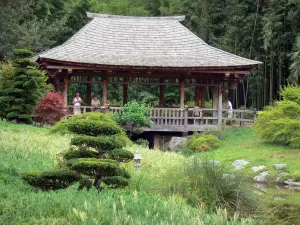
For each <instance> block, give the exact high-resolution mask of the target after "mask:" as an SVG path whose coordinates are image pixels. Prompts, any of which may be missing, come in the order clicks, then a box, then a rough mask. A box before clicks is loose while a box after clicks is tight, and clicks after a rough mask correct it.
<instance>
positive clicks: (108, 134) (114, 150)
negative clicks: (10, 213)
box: [24, 113, 133, 190]
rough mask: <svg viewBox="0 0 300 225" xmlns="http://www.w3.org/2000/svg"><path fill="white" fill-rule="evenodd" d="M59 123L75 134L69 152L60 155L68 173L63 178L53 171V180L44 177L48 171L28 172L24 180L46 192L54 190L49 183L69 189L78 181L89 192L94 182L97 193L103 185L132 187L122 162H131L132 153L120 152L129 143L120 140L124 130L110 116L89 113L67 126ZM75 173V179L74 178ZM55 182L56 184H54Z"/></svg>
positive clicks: (51, 177)
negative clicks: (121, 164)
mask: <svg viewBox="0 0 300 225" xmlns="http://www.w3.org/2000/svg"><path fill="white" fill-rule="evenodd" d="M99 117H101V120H100V121H99ZM97 122H98V123H97ZM60 123H61V124H63V125H64V126H66V124H67V129H68V130H70V131H71V132H72V133H74V134H75V135H74V136H73V137H72V139H71V145H70V148H69V150H67V151H65V152H63V153H62V154H61V156H62V163H61V166H64V167H67V168H68V169H69V170H67V171H68V172H66V174H65V173H64V176H60V175H61V171H60V170H59V171H57V173H56V172H55V171H53V172H51V176H50V177H46V176H44V174H47V175H48V172H43V173H42V176H41V175H40V174H38V175H35V174H34V173H28V174H29V175H26V176H25V177H24V179H25V181H27V182H28V183H29V184H30V185H32V186H35V187H41V188H44V189H53V188H52V186H51V185H48V184H49V183H55V185H56V186H57V187H61V188H66V187H68V186H69V185H71V184H72V183H74V182H75V181H78V180H81V181H80V187H79V188H80V189H82V188H84V187H86V188H87V189H89V188H90V186H91V183H93V186H94V187H95V188H96V189H98V190H100V189H102V188H103V186H106V187H108V188H120V187H124V186H127V185H128V184H129V182H128V179H129V178H130V175H129V173H128V172H127V171H126V170H125V169H124V168H122V167H120V163H121V162H122V163H127V162H129V161H131V160H132V159H133V153H131V152H129V151H127V150H123V149H121V148H122V147H123V146H124V145H125V144H126V143H125V142H124V139H125V138H121V136H125V133H124V130H123V129H122V128H120V127H119V126H118V125H117V124H116V123H115V122H114V121H113V120H112V119H111V118H110V117H109V116H108V115H104V114H102V113H86V114H80V115H75V116H73V117H72V119H70V120H69V121H68V122H67V123H66V122H63V121H60V122H58V123H57V124H60ZM56 126H57V125H56ZM73 173H74V174H76V177H74V176H71V175H72V174H73ZM65 175H66V176H65ZM53 177H55V179H54V178H53ZM53 179H54V180H55V181H52V180H53ZM62 184H63V185H62ZM47 187H49V188H47Z"/></svg>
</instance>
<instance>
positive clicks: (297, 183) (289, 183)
mask: <svg viewBox="0 0 300 225" xmlns="http://www.w3.org/2000/svg"><path fill="white" fill-rule="evenodd" d="M283 183H284V184H287V185H289V186H293V187H300V182H295V181H291V179H289V180H286V181H284V182H283Z"/></svg>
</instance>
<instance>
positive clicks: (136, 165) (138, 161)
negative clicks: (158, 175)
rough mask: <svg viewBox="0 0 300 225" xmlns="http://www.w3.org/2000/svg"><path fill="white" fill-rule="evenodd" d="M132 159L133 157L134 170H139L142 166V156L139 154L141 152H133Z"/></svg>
mask: <svg viewBox="0 0 300 225" xmlns="http://www.w3.org/2000/svg"><path fill="white" fill-rule="evenodd" d="M133 159H134V168H135V171H140V170H141V166H142V160H143V157H142V156H141V154H140V153H139V151H136V152H135V155H134V158H133Z"/></svg>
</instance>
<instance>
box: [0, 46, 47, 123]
mask: <svg viewBox="0 0 300 225" xmlns="http://www.w3.org/2000/svg"><path fill="white" fill-rule="evenodd" d="M13 54H14V57H15V60H14V61H13V73H14V75H13V81H12V83H11V86H8V87H6V89H5V90H4V92H2V94H1V95H2V97H1V102H4V104H6V105H7V108H6V109H5V114H6V115H5V117H6V119H8V120H11V121H12V120H15V121H16V122H18V123H29V124H30V123H32V119H31V115H30V114H31V112H32V109H33V107H34V106H35V104H36V103H37V101H38V99H39V97H40V96H42V95H43V94H45V92H46V91H48V89H49V88H50V86H49V85H47V84H46V80H47V77H46V76H45V74H43V73H42V72H40V71H39V70H38V69H37V65H38V64H37V63H36V62H33V61H31V60H29V59H27V58H25V57H29V56H32V55H33V52H31V51H29V50H26V49H15V50H14V52H13Z"/></svg>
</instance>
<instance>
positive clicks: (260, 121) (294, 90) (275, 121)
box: [255, 86, 300, 148]
mask: <svg viewBox="0 0 300 225" xmlns="http://www.w3.org/2000/svg"><path fill="white" fill-rule="evenodd" d="M280 93H281V95H282V97H283V100H282V101H278V102H276V103H275V106H274V107H272V106H268V107H266V108H265V109H264V111H261V112H259V113H258V118H257V120H256V123H255V130H256V132H257V133H259V134H261V135H262V137H263V138H264V139H265V140H268V141H271V142H275V143H280V144H285V145H289V146H290V147H293V148H299V147H300V121H299V118H300V87H297V86H288V87H286V88H285V89H283V90H282V91H281V92H280Z"/></svg>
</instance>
